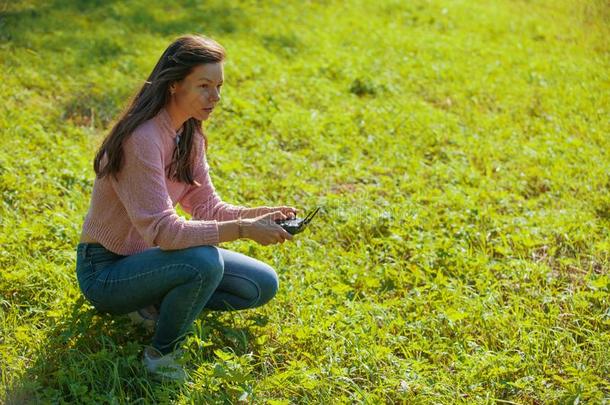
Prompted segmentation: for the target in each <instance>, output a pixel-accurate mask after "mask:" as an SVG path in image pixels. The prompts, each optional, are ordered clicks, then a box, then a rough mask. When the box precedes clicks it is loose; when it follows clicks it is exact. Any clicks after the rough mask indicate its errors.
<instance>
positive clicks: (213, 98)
mask: <svg viewBox="0 0 610 405" xmlns="http://www.w3.org/2000/svg"><path fill="white" fill-rule="evenodd" d="M210 100H211V101H214V102H216V101H219V100H220V90H218V89H214V91H212V92H211V93H210Z"/></svg>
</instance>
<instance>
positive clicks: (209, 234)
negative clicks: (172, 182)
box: [110, 131, 219, 250]
mask: <svg viewBox="0 0 610 405" xmlns="http://www.w3.org/2000/svg"><path fill="white" fill-rule="evenodd" d="M146 135H147V134H143V133H138V132H137V131H136V132H135V133H134V134H132V135H131V136H130V137H129V138H128V139H127V140H126V141H125V142H124V144H123V166H122V168H121V170H120V172H119V173H118V176H117V177H118V180H115V179H114V177H113V176H110V178H111V183H112V187H113V188H114V190H115V192H116V194H117V195H118V197H119V199H120V200H121V202H122V204H123V205H124V207H125V210H126V211H127V215H128V216H129V218H130V220H131V222H132V223H133V225H134V227H135V228H136V230H137V231H138V233H139V234H140V236H142V239H144V240H145V241H146V242H147V243H148V244H149V245H151V246H158V247H159V248H161V249H163V250H174V249H184V248H187V247H191V246H199V245H212V244H217V243H219V235H218V224H217V222H216V221H198V220H191V221H188V220H186V219H184V218H182V217H180V216H179V215H178V214H177V213H176V211H175V210H174V206H173V204H172V200H171V198H170V196H169V193H168V191H167V186H166V183H165V169H164V167H163V160H162V156H163V155H162V153H163V150H162V146H161V145H160V144H159V143H158V142H159V141H158V139H155V138H154V137H151V136H146Z"/></svg>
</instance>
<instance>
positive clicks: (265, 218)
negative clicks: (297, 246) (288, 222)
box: [242, 210, 292, 246]
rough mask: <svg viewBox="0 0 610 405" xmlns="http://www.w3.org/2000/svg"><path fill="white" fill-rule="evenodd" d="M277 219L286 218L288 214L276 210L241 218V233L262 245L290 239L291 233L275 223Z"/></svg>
mask: <svg viewBox="0 0 610 405" xmlns="http://www.w3.org/2000/svg"><path fill="white" fill-rule="evenodd" d="M278 219H288V216H287V215H285V214H284V213H283V212H282V211H279V210H278V211H273V212H269V213H267V214H264V215H260V216H258V217H256V218H249V219H244V220H242V232H243V235H244V237H246V238H248V239H252V240H253V241H255V242H258V243H260V244H261V245H264V246H266V245H271V244H274V243H284V242H285V241H286V240H291V239H292V235H291V234H289V233H288V232H286V231H285V230H284V228H282V227H281V226H279V225H278V224H276V223H275V221H276V220H278Z"/></svg>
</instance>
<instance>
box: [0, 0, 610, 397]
mask: <svg viewBox="0 0 610 405" xmlns="http://www.w3.org/2000/svg"><path fill="white" fill-rule="evenodd" d="M609 18H610V9H609V7H608V5H607V3H606V2H604V1H598V0H591V1H584V2H580V1H568V0H565V1H542V0H540V1H519V0H517V1H476V2H474V1H458V0H456V1H434V0H432V1H424V0H417V1H409V2H406V1H382V2H377V1H375V2H373V1H353V2H347V3H345V2H310V3H306V4H302V2H281V3H277V4H274V5H267V6H266V5H256V4H255V3H253V2H230V1H222V2H221V1H213V2H194V1H182V2H177V1H176V2H163V3H162V4H161V3H158V4H156V5H155V4H153V5H151V4H150V3H149V2H144V1H127V2H124V1H95V0H90V1H79V2H73V1H62V0H56V1H53V2H38V1H20V2H4V3H0V64H1V67H2V73H1V75H2V76H1V78H2V80H1V81H0V97H1V98H2V103H0V140H1V142H2V143H1V145H2V146H1V148H0V190H1V192H2V200H1V201H2V204H1V205H0V228H1V232H0V268H1V269H2V271H0V392H2V394H1V395H2V396H0V402H2V401H4V402H8V403H23V402H26V403H27V402H32V403H38V402H48V403H57V402H61V401H65V402H82V403H95V402H101V403H106V402H107V403H122V402H138V403H156V402H169V401H175V402H178V403H204V402H223V401H229V402H238V401H240V400H241V401H243V402H256V403H259V402H261V403H265V402H268V403H292V402H312V403H352V402H368V403H380V402H388V403H395V402H403V403H456V402H457V403H460V402H461V403H472V402H477V403H494V402H495V401H497V400H502V401H506V402H508V403H511V402H513V403H549V402H551V403H553V402H559V403H575V402H577V401H580V402H581V403H582V402H583V401H588V402H591V403H600V402H603V401H606V402H607V401H608V400H609V397H610V380H609V377H608V376H609V375H610V356H609V355H608V354H607V353H608V348H609V345H610V306H609V292H610V290H609V289H610V276H609V275H608V269H609V258H608V252H609V251H610V236H609V231H608V229H609V226H610V160H609V159H608V151H609V150H610V141H609V137H608V134H609V133H610V125H609V124H610V123H609V121H608V117H609V116H610V114H609V111H608V110H609V109H608V105H610V79H609V76H608V71H610V69H609V68H610V63H609V55H610V54H609V51H610V49H609V47H608V40H607V38H608V37H609V34H610V32H609V30H608V21H609ZM190 32H198V33H203V34H207V35H209V36H212V37H214V38H215V39H217V40H218V41H219V42H221V43H222V44H223V45H224V46H225V47H226V49H227V51H228V55H229V59H228V61H227V64H226V69H225V76H226V86H225V87H226V88H225V90H224V93H223V100H222V105H221V108H220V111H218V113H216V112H215V115H214V117H213V118H212V120H211V121H210V122H209V123H207V124H206V128H207V133H208V138H209V141H210V149H209V161H210V165H211V167H212V175H213V179H214V183H215V186H216V188H217V189H218V191H219V193H220V194H221V196H222V197H223V199H225V200H226V201H228V202H232V203H237V204H245V205H252V206H254V205H273V204H290V205H295V206H297V207H299V208H301V210H303V211H305V210H307V209H309V208H313V207H315V206H321V207H322V209H323V211H322V213H321V214H320V215H319V217H318V218H316V220H315V221H314V223H313V224H312V227H311V229H310V230H308V231H307V232H306V233H304V234H302V235H300V236H299V237H298V238H296V242H295V243H293V244H286V245H284V246H281V247H261V246H257V245H254V244H252V243H245V242H239V243H232V244H227V245H226V247H229V248H232V249H236V250H239V251H241V252H244V253H247V254H250V255H252V256H254V257H257V258H259V259H261V260H263V261H266V262H268V263H270V264H271V265H272V266H274V267H275V268H276V269H277V270H278V272H279V274H280V291H279V293H278V296H277V297H276V298H275V299H274V300H273V301H272V302H271V303H269V304H268V305H266V306H265V307H263V308H260V309H256V310H252V311H245V312H239V313H227V314H215V313H205V314H203V315H202V317H201V319H200V320H198V321H197V323H196V325H195V333H194V334H193V336H191V337H190V338H189V340H188V341H187V342H186V347H187V349H188V353H189V355H188V362H189V365H190V367H191V370H192V374H193V375H194V380H193V383H192V384H188V385H185V386H182V387H179V386H173V385H164V384H157V383H154V382H153V380H151V379H149V378H148V377H147V376H146V374H145V373H144V370H143V369H142V367H141V363H140V355H141V350H142V347H143V345H145V344H147V343H148V341H149V338H150V337H149V336H147V335H146V333H145V332H144V331H143V330H140V329H137V328H135V327H132V326H131V325H130V324H129V322H128V321H127V320H126V319H123V318H120V317H110V316H108V315H103V314H99V313H97V312H96V311H95V310H94V309H93V308H92V307H91V306H90V305H89V304H87V303H86V302H84V301H83V300H82V298H81V295H80V292H79V291H78V289H77V286H76V279H75V276H74V265H75V260H74V259H75V247H76V244H77V242H78V237H79V233H80V227H81V224H82V220H83V218H84V215H85V213H86V210H87V207H88V203H89V197H90V193H91V187H92V184H93V170H92V159H93V155H94V152H95V149H96V147H97V146H98V144H99V142H100V140H101V139H102V137H103V136H104V135H105V134H106V131H107V130H108V127H109V126H110V125H111V124H112V121H113V120H114V119H115V118H116V117H117V114H118V113H119V112H120V111H121V109H122V108H123V107H124V106H125V103H126V102H127V100H128V98H129V97H130V96H131V94H132V93H133V92H134V91H135V90H136V89H137V88H138V86H139V85H140V84H141V83H142V81H143V80H145V78H146V76H147V75H148V73H149V72H150V70H151V69H152V67H153V65H154V63H155V62H156V58H158V56H159V55H160V54H161V52H162V51H163V49H164V48H165V47H166V46H167V44H169V42H170V41H171V40H173V39H174V38H175V37H177V36H178V35H180V34H183V33H190Z"/></svg>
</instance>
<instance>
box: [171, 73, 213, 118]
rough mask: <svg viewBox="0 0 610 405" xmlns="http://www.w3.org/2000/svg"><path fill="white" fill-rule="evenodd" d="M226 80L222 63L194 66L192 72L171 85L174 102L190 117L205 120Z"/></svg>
mask: <svg viewBox="0 0 610 405" xmlns="http://www.w3.org/2000/svg"><path fill="white" fill-rule="evenodd" d="M223 80H224V73H223V67H222V63H221V62H218V63H206V64H202V65H198V66H196V67H194V68H193V70H192V71H191V73H190V74H189V75H188V76H186V77H185V78H184V79H183V80H181V81H180V82H176V83H174V84H173V85H172V86H171V87H170V91H173V95H172V103H173V104H174V106H175V107H176V108H177V109H178V110H179V111H180V112H181V113H182V114H183V115H184V116H186V117H187V119H188V118H191V117H194V118H196V119H198V120H201V121H205V120H207V119H208V117H209V116H210V114H211V113H212V110H213V109H214V107H215V106H216V103H218V101H220V89H221V87H222V83H223Z"/></svg>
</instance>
